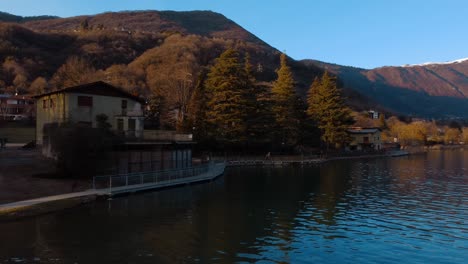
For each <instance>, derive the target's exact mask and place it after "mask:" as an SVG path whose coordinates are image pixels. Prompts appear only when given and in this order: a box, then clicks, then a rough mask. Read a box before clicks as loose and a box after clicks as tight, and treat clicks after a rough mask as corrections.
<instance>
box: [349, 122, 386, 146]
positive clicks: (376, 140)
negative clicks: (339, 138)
mask: <svg viewBox="0 0 468 264" xmlns="http://www.w3.org/2000/svg"><path fill="white" fill-rule="evenodd" d="M347 133H348V135H349V136H350V138H351V142H350V143H349V145H348V148H349V150H381V149H382V137H381V131H380V129H379V128H362V127H353V128H350V129H348V130H347Z"/></svg>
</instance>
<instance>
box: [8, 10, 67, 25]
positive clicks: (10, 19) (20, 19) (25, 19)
mask: <svg viewBox="0 0 468 264" xmlns="http://www.w3.org/2000/svg"><path fill="white" fill-rule="evenodd" d="M55 18H58V17H57V16H28V17H22V16H15V15H12V14H9V13H6V12H1V11H0V21H3V22H16V23H23V22H28V21H37V20H46V19H48V20H50V19H55Z"/></svg>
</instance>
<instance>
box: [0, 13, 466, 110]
mask: <svg viewBox="0 0 468 264" xmlns="http://www.w3.org/2000/svg"><path fill="white" fill-rule="evenodd" d="M1 21H3V22H1ZM230 47H235V48H237V49H238V50H239V51H240V54H243V55H244V54H247V53H248V54H249V55H250V58H251V59H250V63H251V64H252V65H253V68H254V69H255V73H254V74H255V77H256V78H257V80H259V82H261V83H262V84H264V85H266V86H270V85H271V83H272V82H273V81H274V80H275V78H276V72H275V71H276V69H277V68H278V67H279V54H280V52H279V51H278V50H276V49H275V48H273V47H271V46H270V45H268V44H267V43H265V42H264V41H262V40H261V39H259V38H258V37H257V36H255V35H254V34H252V33H250V32H248V31H247V30H245V29H243V28H242V27H241V26H239V25H238V24H237V23H235V22H234V21H232V20H230V19H228V18H226V17H225V16H223V15H221V14H218V13H215V12H211V11H190V12H175V11H131V12H109V13H103V14H97V15H89V16H77V17H70V18H58V17H47V16H40V17H26V18H25V17H19V16H14V15H11V14H6V13H0V64H1V67H0V93H2V92H14V91H16V90H18V91H20V92H34V91H33V90H35V89H39V90H40V88H41V86H40V85H38V84H44V80H45V82H46V84H48V86H49V87H51V88H56V87H60V85H66V84H64V83H63V82H62V80H63V78H64V76H63V75H64V74H65V75H66V74H69V73H67V72H65V71H64V69H65V68H66V67H65V66H66V65H67V63H68V64H71V65H68V66H69V68H68V69H75V68H80V67H81V68H88V70H87V71H86V74H83V72H81V73H80V72H77V73H75V75H76V76H78V77H77V78H78V79H81V80H82V81H86V80H88V81H89V80H96V79H100V80H106V81H108V82H111V83H113V84H115V85H118V86H122V87H124V88H126V89H128V90H129V91H131V92H132V93H139V94H142V95H145V94H146V95H147V94H150V93H151V92H152V91H155V90H158V89H160V86H161V85H162V84H161V81H162V79H163V78H164V76H166V77H171V78H176V77H175V76H176V73H177V72H179V73H178V74H184V76H185V77H183V78H186V77H187V76H193V77H197V78H198V77H202V75H203V72H206V70H207V69H208V67H209V66H210V65H212V64H213V63H214V61H215V59H216V58H217V57H218V56H219V55H220V54H221V53H222V52H223V51H224V50H226V49H227V48H230ZM77 57H78V58H83V59H84V60H85V62H80V61H78V60H76V59H73V58H77ZM73 63H75V64H73ZM466 63H467V61H466V60H461V61H456V62H453V63H447V64H429V65H412V66H409V65H408V66H404V67H403V66H402V67H382V68H377V69H373V70H365V69H359V68H353V67H347V66H341V65H334V64H329V63H324V62H319V61H313V60H305V61H295V60H293V59H291V58H289V59H288V64H289V65H290V67H291V69H292V71H293V74H294V78H295V80H296V83H297V90H298V92H299V94H301V95H302V96H305V94H306V92H307V90H308V88H309V86H310V84H311V82H312V81H313V79H314V78H315V77H317V76H319V75H321V74H322V73H323V72H324V70H329V71H330V72H332V73H334V74H336V75H338V76H339V82H340V84H342V86H343V87H344V93H345V95H346V97H347V102H348V104H350V105H351V106H352V107H353V108H354V109H356V110H367V109H369V108H375V109H377V110H381V111H389V112H394V113H400V114H404V115H413V116H422V117H437V118H443V117H466V118H468V104H467V99H466V96H467V95H468V88H467V77H466V76H467V65H466ZM80 65H81V66H80ZM78 66H79V67H78ZM64 67H65V68H64ZM182 70H184V71H186V72H184V73H181V72H180V71H182ZM76 76H75V77H76ZM177 78H182V77H177ZM189 81H190V82H191V83H195V82H196V81H197V79H196V78H194V79H193V80H189ZM46 86H47V85H46ZM33 87H34V88H33ZM38 87H39V88H38ZM447 106H450V107H447Z"/></svg>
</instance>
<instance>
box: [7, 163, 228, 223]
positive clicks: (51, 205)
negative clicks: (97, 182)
mask: <svg viewBox="0 0 468 264" xmlns="http://www.w3.org/2000/svg"><path fill="white" fill-rule="evenodd" d="M225 167H226V165H225V164H224V163H220V164H216V165H215V166H213V168H212V169H211V170H209V171H207V172H205V173H202V174H200V175H196V176H193V177H187V178H179V179H171V180H166V181H161V182H153V183H144V184H133V185H125V186H119V187H113V188H104V189H91V190H86V191H82V192H74V193H66V194H60V195H53V196H47V197H42V198H37V199H31V200H25V201H19V202H14V203H8V204H2V205H0V220H1V219H2V218H5V219H10V218H13V219H14V218H18V217H21V216H31V215H38V214H43V213H48V212H52V211H57V210H61V209H66V208H70V207H73V206H76V205H79V204H82V203H85V202H89V201H92V200H95V199H96V197H98V196H113V195H119V194H125V193H134V192H139V191H145V190H154V189H160V188H166V187H174V186H179V185H185V184H191V183H196V182H203V181H209V180H213V179H215V178H217V177H219V176H221V175H222V174H223V173H224V169H225Z"/></svg>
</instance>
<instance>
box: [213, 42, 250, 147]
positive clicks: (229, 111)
mask: <svg viewBox="0 0 468 264" xmlns="http://www.w3.org/2000/svg"><path fill="white" fill-rule="evenodd" d="M246 79H247V76H246V72H245V69H244V65H242V63H241V62H240V61H239V54H238V52H237V51H236V50H233V49H228V50H226V51H225V52H224V53H223V54H221V56H220V57H219V58H218V59H217V60H216V63H215V65H214V66H213V67H212V68H211V70H210V72H209V73H208V78H207V80H206V90H207V94H208V97H209V99H208V104H207V105H208V110H207V112H206V122H207V124H208V126H209V127H208V129H209V132H210V134H211V136H212V137H214V138H215V139H217V140H218V141H220V142H223V143H231V144H239V143H244V142H245V141H246V139H247V137H246V131H247V124H246V119H247V116H248V109H247V108H246V105H247V104H248V96H249V90H248V87H247V82H246Z"/></svg>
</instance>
